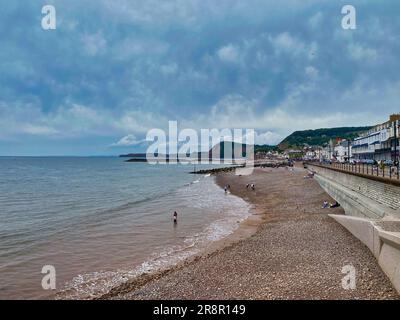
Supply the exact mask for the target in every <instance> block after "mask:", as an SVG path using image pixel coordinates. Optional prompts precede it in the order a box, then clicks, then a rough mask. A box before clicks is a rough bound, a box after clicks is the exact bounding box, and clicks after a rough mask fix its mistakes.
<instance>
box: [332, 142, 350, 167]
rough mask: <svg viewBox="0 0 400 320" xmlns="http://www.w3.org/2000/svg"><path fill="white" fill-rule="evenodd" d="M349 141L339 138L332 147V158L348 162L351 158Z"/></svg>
mask: <svg viewBox="0 0 400 320" xmlns="http://www.w3.org/2000/svg"><path fill="white" fill-rule="evenodd" d="M351 150H352V146H351V142H350V141H349V140H346V139H344V140H340V141H338V143H337V144H336V146H335V147H334V148H333V158H334V159H335V160H336V161H339V162H348V161H349V160H350V159H351V156H352V154H351Z"/></svg>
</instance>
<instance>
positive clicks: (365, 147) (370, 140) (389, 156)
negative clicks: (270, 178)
mask: <svg viewBox="0 0 400 320" xmlns="http://www.w3.org/2000/svg"><path fill="white" fill-rule="evenodd" d="M399 126H400V114H394V115H391V116H390V118H389V120H388V121H386V122H384V123H382V124H378V125H376V126H374V127H372V128H371V129H370V130H368V131H366V132H364V133H362V134H361V135H359V137H357V138H355V139H353V140H346V139H341V138H337V139H332V140H330V142H329V143H328V144H327V145H326V146H323V147H320V146H318V147H309V146H307V147H304V149H303V150H288V151H287V155H288V157H289V158H300V157H302V158H303V159H306V160H320V161H322V160H334V161H339V162H348V161H350V160H355V161H357V160H375V161H381V160H383V161H384V160H392V161H396V160H399V149H400V147H399V136H400V132H399V129H400V128H399Z"/></svg>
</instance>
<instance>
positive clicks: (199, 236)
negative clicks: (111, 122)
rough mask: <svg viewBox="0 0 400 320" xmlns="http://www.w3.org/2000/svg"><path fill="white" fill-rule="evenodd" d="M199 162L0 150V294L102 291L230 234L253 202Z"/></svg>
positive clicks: (70, 295)
mask: <svg viewBox="0 0 400 320" xmlns="http://www.w3.org/2000/svg"><path fill="white" fill-rule="evenodd" d="M218 166H221V165H198V166H197V168H196V169H197V170H200V169H208V168H215V167H218ZM225 166H226V165H225ZM193 169H194V168H193V166H192V165H183V164H172V163H171V164H158V165H151V164H148V163H140V162H125V159H124V158H118V157H0V299H54V298H57V299H92V298H98V297H101V296H103V295H104V294H107V293H108V292H110V290H112V289H114V288H116V287H118V286H120V285H122V284H124V283H126V282H127V281H132V280H133V279H135V278H137V277H139V276H141V275H143V274H145V273H147V274H148V273H152V272H156V271H159V270H162V269H165V268H168V267H171V266H174V265H176V264H177V263H179V262H181V261H183V260H185V259H187V258H189V257H191V256H194V255H196V254H199V253H201V252H202V251H204V250H206V249H207V248H208V247H209V246H210V245H211V244H213V243H214V242H215V241H218V240H220V239H223V238H224V237H227V236H228V235H230V234H231V233H233V232H234V231H235V230H236V229H237V228H238V226H239V224H240V222H241V221H243V220H245V219H246V218H247V217H248V216H249V215H250V209H251V208H250V205H249V204H248V203H247V202H245V201H244V200H242V199H241V198H238V197H236V196H234V195H232V194H230V193H229V192H228V193H227V194H225V192H224V190H223V189H222V188H220V187H218V186H217V185H216V183H215V180H214V179H215V178H214V177H213V176H210V175H199V174H196V175H194V174H190V171H193ZM174 211H176V212H177V213H178V223H177V224H174V222H173V219H172V215H173V213H174ZM49 266H50V268H52V269H51V270H52V271H51V272H50V271H49V270H50V269H49ZM49 272H50V273H49ZM50 275H51V276H52V277H53V276H54V277H53V278H51V281H50V280H49V278H48V276H50ZM49 284H54V285H55V289H51V288H50V289H49Z"/></svg>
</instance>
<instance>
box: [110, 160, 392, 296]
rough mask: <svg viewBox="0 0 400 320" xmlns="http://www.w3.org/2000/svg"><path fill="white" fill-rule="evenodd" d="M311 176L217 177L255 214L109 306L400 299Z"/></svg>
mask: <svg viewBox="0 0 400 320" xmlns="http://www.w3.org/2000/svg"><path fill="white" fill-rule="evenodd" d="M305 174H306V172H305V170H303V169H302V168H295V170H294V171H290V170H287V169H285V168H277V169H271V168H266V169H256V170H255V172H254V174H253V175H251V176H235V175H234V174H233V173H225V174H220V175H218V176H217V183H218V184H219V185H220V186H224V185H227V184H229V185H230V186H231V192H232V193H233V194H235V195H237V196H239V197H242V198H243V199H245V200H246V201H248V202H250V203H252V204H253V205H254V212H255V214H254V215H253V216H252V217H251V218H250V219H249V220H248V221H246V222H245V223H244V224H243V225H242V226H241V227H240V228H239V230H238V232H237V233H236V234H235V235H234V236H233V237H230V238H229V239H227V240H225V243H224V242H220V243H219V247H218V246H216V247H214V248H210V250H209V252H207V253H205V254H203V255H202V256H200V257H196V258H195V259H192V260H191V261H187V262H185V263H183V264H181V265H179V266H177V267H175V268H173V269H170V270H167V271H164V272H161V273H158V274H156V275H147V276H144V277H142V278H141V279H139V280H138V281H136V282H134V283H128V284H126V285H125V286H124V287H121V288H118V289H116V290H114V291H113V292H112V293H110V294H109V295H107V296H104V297H103V298H105V299H106V298H107V299H399V295H398V294H397V293H396V291H395V290H394V289H393V287H392V285H391V284H390V282H389V280H388V278H387V277H386V276H385V275H384V273H383V272H382V271H381V269H380V267H379V266H378V264H377V262H376V259H375V258H374V257H373V255H372V254H371V253H370V251H369V250H368V248H367V247H365V246H364V245H363V244H362V243H361V242H360V241H359V240H357V239H356V238H354V237H353V236H352V235H351V234H350V233H349V232H348V231H347V230H346V229H344V228H343V227H342V226H341V225H339V224H338V223H336V222H335V221H334V220H333V219H332V218H330V217H329V216H328V215H327V214H328V213H335V214H343V210H342V209H341V208H334V209H322V208H321V207H322V203H323V201H324V200H327V201H329V202H333V199H331V198H330V197H329V196H328V195H327V194H326V193H325V192H324V191H323V190H322V189H321V188H320V186H319V185H318V183H317V182H316V181H315V180H314V179H304V175H305ZM247 183H255V185H256V190H255V191H253V190H250V189H246V184H247ZM221 192H223V190H221ZM221 246H222V247H223V248H221ZM210 252H211V253H210ZM346 265H353V266H354V267H355V270H356V289H355V290H345V289H343V288H342V278H343V277H344V276H345V274H343V273H342V272H341V271H342V268H343V267H344V266H346Z"/></svg>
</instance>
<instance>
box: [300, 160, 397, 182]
mask: <svg viewBox="0 0 400 320" xmlns="http://www.w3.org/2000/svg"><path fill="white" fill-rule="evenodd" d="M306 163H308V164H317V165H320V166H323V167H328V168H335V169H340V170H342V171H346V172H351V173H358V174H363V175H370V176H375V177H382V178H386V179H396V180H399V179H400V169H399V166H397V167H396V166H387V165H379V164H367V163H356V164H351V163H340V162H332V163H329V162H319V161H317V162H313V161H306Z"/></svg>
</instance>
